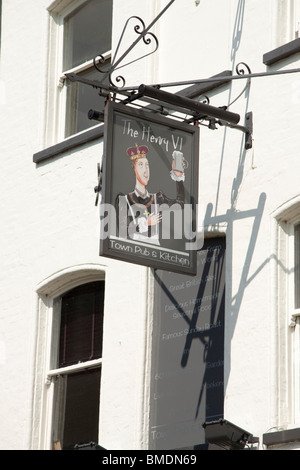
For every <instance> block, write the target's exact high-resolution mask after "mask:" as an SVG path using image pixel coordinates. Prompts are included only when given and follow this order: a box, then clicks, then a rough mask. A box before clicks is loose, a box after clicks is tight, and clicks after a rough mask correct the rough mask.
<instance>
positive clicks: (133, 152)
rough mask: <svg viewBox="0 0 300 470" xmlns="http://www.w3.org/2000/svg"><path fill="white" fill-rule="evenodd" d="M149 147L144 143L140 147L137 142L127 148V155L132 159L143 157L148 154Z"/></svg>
mask: <svg viewBox="0 0 300 470" xmlns="http://www.w3.org/2000/svg"><path fill="white" fill-rule="evenodd" d="M148 151H149V149H148V147H146V145H142V146H141V147H139V146H138V145H137V144H136V145H135V147H130V148H129V149H127V155H128V156H129V157H130V158H131V160H135V159H137V158H143V157H145V156H146V155H147V153H148Z"/></svg>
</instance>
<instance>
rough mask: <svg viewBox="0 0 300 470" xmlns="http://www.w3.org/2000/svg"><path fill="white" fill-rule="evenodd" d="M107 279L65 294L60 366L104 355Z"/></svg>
mask: <svg viewBox="0 0 300 470" xmlns="http://www.w3.org/2000/svg"><path fill="white" fill-rule="evenodd" d="M103 304H104V281H98V282H92V283H89V284H84V285H82V286H79V287H76V288H75V289H72V290H71V291H70V292H68V293H67V294H65V295H64V296H63V297H62V306H61V326H60V349H59V367H65V366H68V365H72V364H77V363H79V362H83V361H87V360H92V359H97V358H99V357H101V355H102V330H103Z"/></svg>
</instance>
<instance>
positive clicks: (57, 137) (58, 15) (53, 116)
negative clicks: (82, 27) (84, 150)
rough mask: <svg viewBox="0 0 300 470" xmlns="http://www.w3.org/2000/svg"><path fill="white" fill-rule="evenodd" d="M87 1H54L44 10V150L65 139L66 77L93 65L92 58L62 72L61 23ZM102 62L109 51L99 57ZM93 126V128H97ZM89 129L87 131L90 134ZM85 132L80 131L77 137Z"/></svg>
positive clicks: (62, 24) (62, 36)
mask: <svg viewBox="0 0 300 470" xmlns="http://www.w3.org/2000/svg"><path fill="white" fill-rule="evenodd" d="M86 1H87V0H56V1H54V2H52V3H51V4H50V6H49V7H48V12H49V15H50V19H49V75H48V86H47V95H48V96H47V109H46V117H45V130H44V146H45V147H49V146H51V145H54V144H56V143H58V142H61V141H63V140H66V139H68V138H71V137H73V136H74V135H76V134H73V135H72V136H70V137H67V138H65V121H66V103H67V89H66V86H64V84H65V80H66V73H76V74H78V73H80V72H83V71H84V70H87V69H88V68H91V66H92V65H93V58H91V59H90V60H88V61H86V62H84V63H82V64H80V65H78V66H77V67H74V68H72V69H69V70H64V69H63V46H64V20H65V18H66V17H67V16H68V15H69V14H70V13H71V12H72V11H74V10H75V9H76V8H78V7H80V6H81V5H83V4H84V3H86ZM103 57H104V59H105V60H107V59H110V58H111V51H107V52H105V53H103ZM99 125H100V124H99V123H96V124H95V126H94V127H97V126H99ZM90 129H91V128H89V130H90ZM84 132H86V130H83V131H82V132H81V133H84Z"/></svg>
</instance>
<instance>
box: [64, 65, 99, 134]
mask: <svg viewBox="0 0 300 470" xmlns="http://www.w3.org/2000/svg"><path fill="white" fill-rule="evenodd" d="M78 75H79V76H81V77H84V78H88V79H90V80H101V79H102V78H103V77H102V74H101V73H100V72H98V71H97V70H96V69H94V68H92V69H91V70H88V71H85V72H82V73H79V74H78ZM66 83H67V110H66V124H65V137H69V136H70V135H73V134H76V133H77V132H81V131H83V130H85V129H88V128H90V127H92V126H95V125H96V124H97V121H93V120H90V119H89V118H88V112H89V110H90V109H96V110H97V111H103V110H104V103H105V98H104V97H102V96H99V90H97V89H96V88H93V87H92V86H89V85H86V84H84V83H79V82H70V81H69V80H67V82H66Z"/></svg>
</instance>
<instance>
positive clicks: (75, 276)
mask: <svg viewBox="0 0 300 470" xmlns="http://www.w3.org/2000/svg"><path fill="white" fill-rule="evenodd" d="M105 277H106V268H105V267H104V266H101V265H99V266H95V265H81V266H78V267H77V266H74V267H72V268H68V269H65V270H63V271H61V272H60V273H58V274H55V275H53V276H51V277H50V278H48V279H46V280H45V281H43V282H42V283H41V284H40V285H39V286H38V287H37V290H36V292H37V325H36V330H37V335H36V336H37V344H36V360H35V370H34V397H33V412H32V432H31V449H32V450H51V449H52V446H53V443H52V429H53V410H54V407H53V399H54V389H55V377H57V376H59V375H62V374H70V373H73V372H79V371H80V370H86V369H87V368H95V367H102V363H103V362H102V358H99V359H94V360H91V361H86V362H83V363H80V364H75V365H72V366H68V367H62V368H56V367H53V366H54V364H57V358H58V342H59V328H60V311H61V297H62V295H63V294H64V293H66V292H67V291H69V290H71V289H73V288H75V287H77V286H79V285H82V284H85V283H88V282H93V281H100V280H105ZM104 311H105V306H104Z"/></svg>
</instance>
